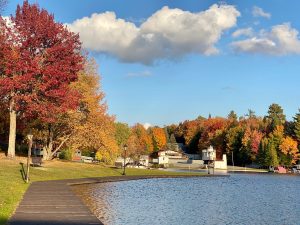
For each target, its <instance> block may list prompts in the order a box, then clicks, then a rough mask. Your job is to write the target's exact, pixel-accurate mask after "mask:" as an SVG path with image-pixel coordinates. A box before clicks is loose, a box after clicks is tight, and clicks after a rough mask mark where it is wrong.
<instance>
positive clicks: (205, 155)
mask: <svg viewBox="0 0 300 225" xmlns="http://www.w3.org/2000/svg"><path fill="white" fill-rule="evenodd" d="M202 160H203V161H204V162H205V164H207V162H208V161H213V165H214V168H215V169H227V156H226V154H223V155H222V159H221V160H218V159H217V154H216V150H215V149H214V148H213V147H212V146H209V148H208V149H204V150H202Z"/></svg>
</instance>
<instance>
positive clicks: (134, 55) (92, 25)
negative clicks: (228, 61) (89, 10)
mask: <svg viewBox="0 0 300 225" xmlns="http://www.w3.org/2000/svg"><path fill="white" fill-rule="evenodd" d="M238 16H240V13H239V11H238V10H237V9H236V8H235V7H234V6H231V5H216V4H215V5H212V6H211V7H210V8H209V9H207V10H206V11H202V12H198V13H191V12H189V11H183V10H181V9H170V8H169V7H167V6H165V7H163V8H162V9H160V10H158V11H157V12H155V13H154V14H153V15H152V16H150V17H149V18H147V19H146V21H145V22H143V23H141V25H140V26H136V25H135V24H134V23H132V22H128V21H125V20H124V19H118V18H117V17H116V15H115V13H114V12H105V13H101V14H96V13H95V14H93V15H92V16H91V17H84V18H82V19H78V20H76V21H74V22H73V23H72V24H68V27H69V28H70V29H71V30H72V31H74V32H78V33H79V34H80V38H81V41H82V42H83V46H84V47H85V48H86V49H89V50H92V51H95V52H100V53H107V54H110V55H113V56H115V57H117V58H118V59H119V60H121V61H124V62H139V63H144V64H151V63H153V62H154V61H155V60H157V59H176V58H180V57H182V56H184V55H186V54H189V53H196V54H204V55H212V54H217V53H218V49H217V48H216V47H215V44H216V43H217V42H218V41H219V40H220V38H221V36H222V34H223V32H224V31H225V30H227V29H230V28H232V27H234V26H235V25H236V22H237V17H238Z"/></svg>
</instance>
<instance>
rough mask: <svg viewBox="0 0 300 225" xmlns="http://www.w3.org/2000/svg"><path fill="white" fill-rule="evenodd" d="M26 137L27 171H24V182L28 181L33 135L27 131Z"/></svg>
mask: <svg viewBox="0 0 300 225" xmlns="http://www.w3.org/2000/svg"><path fill="white" fill-rule="evenodd" d="M27 139H28V156H27V172H26V183H28V181H29V166H30V157H31V148H32V139H33V135H32V134H31V133H29V134H28V135H27Z"/></svg>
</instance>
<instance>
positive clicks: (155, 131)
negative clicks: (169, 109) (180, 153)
mask: <svg viewBox="0 0 300 225" xmlns="http://www.w3.org/2000/svg"><path fill="white" fill-rule="evenodd" d="M151 134H152V139H153V146H154V150H156V151H158V150H161V149H163V148H164V147H165V146H166V144H167V138H166V133H165V131H164V129H163V128H160V127H153V128H151Z"/></svg>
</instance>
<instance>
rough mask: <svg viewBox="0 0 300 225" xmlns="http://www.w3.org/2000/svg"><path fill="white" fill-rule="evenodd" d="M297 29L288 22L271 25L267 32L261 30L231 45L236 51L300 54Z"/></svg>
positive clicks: (299, 40)
mask: <svg viewBox="0 0 300 225" xmlns="http://www.w3.org/2000/svg"><path fill="white" fill-rule="evenodd" d="M298 33H299V32H298V31H297V30H296V29H294V28H292V27H291V25H290V24H289V23H284V24H281V25H276V26H273V27H272V29H271V30H270V31H269V32H268V31H265V30H261V31H260V32H259V34H257V35H256V36H255V37H253V38H249V39H245V40H241V41H236V42H233V43H232V44H231V45H232V47H233V48H234V50H235V51H237V52H246V53H260V54H269V55H287V54H300V39H299V37H298Z"/></svg>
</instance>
